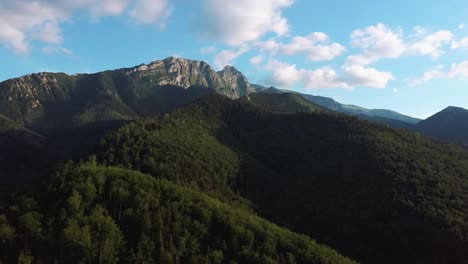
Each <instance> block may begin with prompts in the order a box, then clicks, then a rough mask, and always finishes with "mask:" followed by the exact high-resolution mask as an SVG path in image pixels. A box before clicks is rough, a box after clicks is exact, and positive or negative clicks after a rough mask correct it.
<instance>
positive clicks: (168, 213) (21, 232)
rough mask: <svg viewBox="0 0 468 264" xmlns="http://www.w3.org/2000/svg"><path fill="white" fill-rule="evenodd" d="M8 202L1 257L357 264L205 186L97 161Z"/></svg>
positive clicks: (70, 167) (3, 209)
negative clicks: (227, 201)
mask: <svg viewBox="0 0 468 264" xmlns="http://www.w3.org/2000/svg"><path fill="white" fill-rule="evenodd" d="M42 188H43V189H42V190H41V192H39V193H36V194H35V195H33V196H27V195H18V196H15V197H11V198H10V199H8V200H7V201H5V202H4V203H2V204H1V205H0V242H1V247H0V250H1V251H0V255H1V259H0V263H16V261H17V262H18V263H288V264H289V263H353V262H352V261H350V260H349V259H347V258H344V257H342V256H341V255H339V254H338V253H337V252H336V251H334V250H332V249H330V248H328V247H326V246H322V245H319V244H317V243H316V242H315V241H313V240H311V239H310V238H309V237H307V236H305V235H298V234H295V233H293V232H291V231H288V230H286V229H284V228H280V227H278V226H276V225H273V224H271V223H269V222H267V221H265V220H263V219H261V218H259V217H257V216H255V215H254V214H253V213H252V212H250V211H246V210H244V209H242V208H236V207H233V206H230V205H229V204H225V203H222V202H221V201H219V200H217V199H214V198H212V197H209V196H207V195H205V194H203V193H202V192H200V191H196V190H193V189H190V188H186V187H181V186H179V185H176V184H174V183H171V182H169V181H167V180H157V179H155V178H154V177H151V176H149V175H145V174H142V173H139V172H136V171H131V170H125V169H121V168H113V167H102V166H97V165H96V162H95V160H94V159H93V158H91V159H90V161H88V162H86V163H82V164H73V163H71V162H70V163H67V164H65V165H63V166H62V168H61V169H60V170H58V171H57V172H56V173H55V174H54V175H52V176H51V177H50V180H49V182H48V183H47V184H45V185H43V186H42Z"/></svg>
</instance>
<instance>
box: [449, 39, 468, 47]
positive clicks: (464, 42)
mask: <svg viewBox="0 0 468 264" xmlns="http://www.w3.org/2000/svg"><path fill="white" fill-rule="evenodd" d="M450 47H451V48H452V49H453V50H455V49H468V37H464V38H462V39H460V40H459V41H452V44H451V45H450Z"/></svg>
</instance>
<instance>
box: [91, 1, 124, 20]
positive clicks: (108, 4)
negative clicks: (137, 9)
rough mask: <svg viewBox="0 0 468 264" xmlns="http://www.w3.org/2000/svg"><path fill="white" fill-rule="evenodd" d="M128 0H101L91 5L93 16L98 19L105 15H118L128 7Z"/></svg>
mask: <svg viewBox="0 0 468 264" xmlns="http://www.w3.org/2000/svg"><path fill="white" fill-rule="evenodd" d="M127 4H128V1H127V0H99V1H94V3H93V4H90V5H89V10H90V13H91V16H92V17H93V18H94V19H96V18H99V17H104V16H118V15H120V14H122V13H123V12H124V10H125V8H126V7H127Z"/></svg>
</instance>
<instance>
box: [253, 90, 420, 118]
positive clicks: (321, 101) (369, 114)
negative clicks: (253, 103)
mask: <svg viewBox="0 0 468 264" xmlns="http://www.w3.org/2000/svg"><path fill="white" fill-rule="evenodd" d="M253 87H254V88H255V89H256V90H257V91H258V92H262V93H296V94H300V95H302V96H303V97H304V98H306V99H307V100H309V101H311V102H313V103H316V104H318V105H320V106H322V107H325V108H327V109H329V110H332V111H337V112H341V113H346V114H351V115H354V116H359V117H362V118H364V119H368V120H370V121H376V122H384V123H386V122H385V121H391V120H385V119H392V120H397V121H401V122H405V123H408V124H416V123H418V122H419V121H421V119H418V118H414V117H410V116H407V115H403V114H400V113H398V112H395V111H392V110H386V109H367V108H364V107H360V106H355V105H347V104H341V103H338V102H337V101H335V100H333V99H332V98H329V97H324V96H316V95H310V94H303V93H298V92H294V91H289V90H283V89H278V88H275V87H265V86H262V85H258V84H256V85H253ZM382 118H383V119H382ZM400 125H402V124H400Z"/></svg>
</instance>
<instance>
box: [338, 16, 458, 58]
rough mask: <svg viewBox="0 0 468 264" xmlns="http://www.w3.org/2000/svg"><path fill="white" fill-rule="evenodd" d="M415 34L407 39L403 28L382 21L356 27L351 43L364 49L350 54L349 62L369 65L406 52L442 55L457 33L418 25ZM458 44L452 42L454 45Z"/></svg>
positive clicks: (397, 56)
mask: <svg viewBox="0 0 468 264" xmlns="http://www.w3.org/2000/svg"><path fill="white" fill-rule="evenodd" d="M413 31H414V34H413V35H409V40H407V41H405V38H404V36H403V33H402V32H397V31H394V30H392V29H390V28H388V27H387V26H385V25H384V24H382V23H379V24H377V25H375V26H369V27H367V28H365V29H357V30H354V31H353V32H352V33H351V44H352V45H353V46H354V47H356V48H359V49H361V50H362V51H361V53H358V54H353V55H350V56H348V58H347V61H346V63H347V64H350V65H352V64H357V65H369V64H372V63H375V62H377V61H379V60H381V59H396V58H399V57H401V56H403V55H415V56H430V57H432V58H433V59H436V58H438V57H440V56H442V55H443V54H444V53H445V51H444V50H443V48H444V47H445V46H446V45H448V44H450V42H451V41H452V39H453V37H454V35H453V33H452V32H450V31H448V30H440V31H437V32H433V33H429V32H428V30H427V29H425V28H423V27H421V26H416V27H414V28H413ZM456 45H457V44H453V43H452V47H453V46H456Z"/></svg>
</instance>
